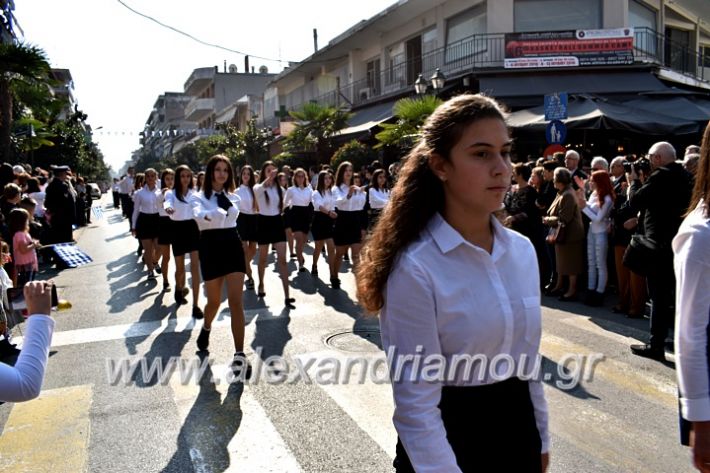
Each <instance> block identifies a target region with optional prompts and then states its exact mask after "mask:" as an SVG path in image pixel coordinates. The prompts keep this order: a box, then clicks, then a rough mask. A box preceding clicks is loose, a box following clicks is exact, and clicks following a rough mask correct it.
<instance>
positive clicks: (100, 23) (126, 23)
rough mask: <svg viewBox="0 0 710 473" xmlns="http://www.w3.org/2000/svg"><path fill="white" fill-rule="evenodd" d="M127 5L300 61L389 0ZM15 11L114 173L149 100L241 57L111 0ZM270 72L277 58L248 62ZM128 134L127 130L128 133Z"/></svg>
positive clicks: (210, 37)
mask: <svg viewBox="0 0 710 473" xmlns="http://www.w3.org/2000/svg"><path fill="white" fill-rule="evenodd" d="M124 1H125V3H127V4H128V5H130V6H131V7H133V8H134V9H136V10H138V11H141V12H142V13H146V14H148V15H150V16H153V17H155V18H157V19H158V20H160V21H162V22H163V23H167V24H169V25H171V26H174V27H176V28H179V29H181V30H183V31H186V32H188V33H190V34H192V35H194V36H196V37H198V38H200V39H202V40H204V41H207V42H210V43H216V44H220V45H223V46H225V47H227V48H230V49H235V50H239V51H244V52H247V53H249V54H251V55H258V56H264V57H267V58H274V59H279V58H281V59H283V60H284V61H288V60H291V61H300V60H302V59H304V58H306V57H307V56H309V55H310V54H312V53H313V28H317V29H318V36H319V46H320V47H323V46H324V45H325V44H327V42H328V41H329V40H330V39H332V38H333V37H335V36H337V35H338V34H340V33H342V32H343V31H345V30H346V29H348V28H349V27H350V26H352V25H354V24H355V23H357V22H358V21H360V20H362V19H366V18H369V17H371V16H372V15H374V14H376V13H377V12H379V11H381V10H383V9H385V8H386V7H387V6H389V5H390V4H392V3H393V1H392V0H358V1H357V2H350V1H343V0H338V1H333V0H331V1H328V0H310V1H300V2H299V1H286V0H271V1H264V0H261V1H243V0H233V1H228V0H201V1H200V2H196V1H185V0H150V1H147V0H142V1H141V0H124ZM15 15H16V17H17V19H18V22H19V24H20V26H21V27H22V29H23V30H24V33H25V41H27V42H29V43H32V44H35V45H37V46H40V47H41V48H43V49H44V50H45V51H46V52H47V54H48V55H49V58H50V60H51V64H52V66H53V67H58V68H67V69H70V70H71V72H72V76H73V77H74V84H75V94H76V96H77V99H78V101H79V107H80V108H81V109H82V110H83V111H84V112H85V113H87V114H88V115H89V119H88V121H89V123H90V124H91V126H92V127H93V128H94V129H96V128H98V127H103V128H102V129H101V130H99V131H97V132H96V134H95V135H94V139H95V141H97V142H98V143H99V146H100V147H101V150H102V151H103V153H104V155H105V157H106V162H107V163H108V164H110V165H111V166H112V167H113V168H114V169H115V170H117V169H118V168H120V167H121V166H122V165H123V163H124V162H125V161H126V160H127V159H129V158H130V153H131V151H132V150H134V149H137V148H138V147H139V144H138V136H137V132H138V131H140V130H141V129H142V128H143V126H144V124H145V121H146V119H147V118H148V115H149V113H150V111H151V109H152V106H153V103H154V102H155V99H156V98H157V96H158V95H159V94H161V93H163V92H165V91H177V92H179V91H182V88H183V84H184V82H185V80H186V79H187V78H188V76H189V75H190V72H191V71H192V70H193V69H195V68H198V67H209V66H215V65H218V66H219V67H220V69H221V68H222V66H223V63H224V61H225V60H226V61H227V64H231V63H234V64H236V65H237V66H238V68H239V70H240V71H241V70H243V67H244V57H243V56H242V55H239V54H234V53H230V52H226V51H221V50H218V49H214V48H210V47H207V46H202V45H200V44H198V43H196V42H193V41H191V40H189V39H188V38H185V37H183V36H180V35H178V34H176V33H174V32H172V31H170V30H168V29H165V28H162V27H160V26H158V25H156V24H154V23H152V22H150V21H148V20H146V19H144V18H142V17H140V16H138V15H136V14H135V13H132V12H130V11H129V10H127V9H126V8H125V7H123V6H122V5H121V4H120V3H119V2H118V1H117V0H73V1H72V0H70V1H57V0H25V1H22V2H16V11H15ZM250 64H251V65H252V66H256V68H257V69H258V68H259V66H261V65H262V64H263V65H266V66H267V67H268V68H269V71H270V72H278V71H280V70H281V69H283V66H285V65H286V62H283V63H279V62H274V61H265V60H261V59H256V58H251V60H250ZM131 133H132V134H131Z"/></svg>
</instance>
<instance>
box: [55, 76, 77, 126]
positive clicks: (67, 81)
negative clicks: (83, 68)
mask: <svg viewBox="0 0 710 473" xmlns="http://www.w3.org/2000/svg"><path fill="white" fill-rule="evenodd" d="M51 74H52V78H53V79H54V80H55V82H56V84H55V85H53V86H52V93H53V94H54V96H55V97H57V98H59V99H63V100H64V107H63V108H62V110H61V111H60V112H59V116H58V118H59V119H60V120H66V119H67V118H69V116H70V115H71V114H72V113H74V107H75V106H76V105H77V101H76V96H75V95H74V79H73V78H72V75H71V71H69V69H52V70H51Z"/></svg>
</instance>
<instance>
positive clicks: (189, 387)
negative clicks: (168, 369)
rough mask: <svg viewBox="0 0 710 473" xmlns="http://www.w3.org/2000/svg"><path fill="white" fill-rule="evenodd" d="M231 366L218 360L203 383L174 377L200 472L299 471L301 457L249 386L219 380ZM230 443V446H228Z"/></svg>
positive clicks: (185, 435)
mask: <svg viewBox="0 0 710 473" xmlns="http://www.w3.org/2000/svg"><path fill="white" fill-rule="evenodd" d="M227 369H228V367H227V366H225V365H213V366H212V368H211V372H208V373H206V374H205V376H204V377H203V379H202V381H201V382H200V384H197V383H195V382H194V381H193V382H189V383H182V382H181V379H180V376H179V375H177V374H175V375H174V376H173V377H171V379H170V386H171V388H172V390H173V396H174V400H175V404H176V405H177V408H178V412H179V415H180V419H181V421H182V424H183V425H182V429H181V432H180V435H181V436H182V437H183V440H184V441H185V442H186V444H187V445H188V448H189V453H190V459H191V461H192V464H193V467H194V469H195V471H196V472H203V471H204V472H211V471H224V472H235V473H236V472H239V473H243V472H279V473H282V472H283V473H300V472H301V467H300V466H299V464H298V462H297V460H296V458H295V457H294V455H293V453H292V452H291V450H290V449H289V448H288V446H287V445H286V443H285V442H284V440H283V438H282V437H281V435H280V434H279V433H278V431H277V430H276V428H275V427H274V425H273V424H272V422H271V420H270V419H269V416H268V415H267V413H266V412H265V411H264V408H263V407H262V406H261V404H259V402H258V401H257V400H256V399H255V398H254V396H253V395H252V393H251V390H250V388H249V387H248V386H246V387H245V386H244V385H242V384H241V383H232V384H230V385H228V384H224V383H219V382H218V383H214V382H212V381H211V380H210V379H209V378H210V377H211V376H214V378H215V379H221V378H222V374H223V373H224V372H225V371H226V370H227ZM224 449H226V452H225V451H224Z"/></svg>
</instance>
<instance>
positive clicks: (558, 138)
mask: <svg viewBox="0 0 710 473" xmlns="http://www.w3.org/2000/svg"><path fill="white" fill-rule="evenodd" d="M566 137H567V127H566V126H565V124H564V123H562V122H561V121H559V120H552V121H551V122H550V123H549V124H548V125H547V129H546V130H545V138H547V142H548V143H549V144H551V145H555V144H560V143H562V142H564V141H565V138H566Z"/></svg>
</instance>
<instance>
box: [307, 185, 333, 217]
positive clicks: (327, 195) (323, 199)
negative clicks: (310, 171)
mask: <svg viewBox="0 0 710 473" xmlns="http://www.w3.org/2000/svg"><path fill="white" fill-rule="evenodd" d="M323 194H324V195H321V193H320V192H318V191H313V197H312V198H311V201H312V202H313V208H314V209H315V211H316V212H320V211H321V209H320V208H321V207H323V208H324V209H325V210H327V211H328V212H332V211H333V210H335V196H334V195H333V192H332V191H331V190H330V189H326V190H324V191H323Z"/></svg>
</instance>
